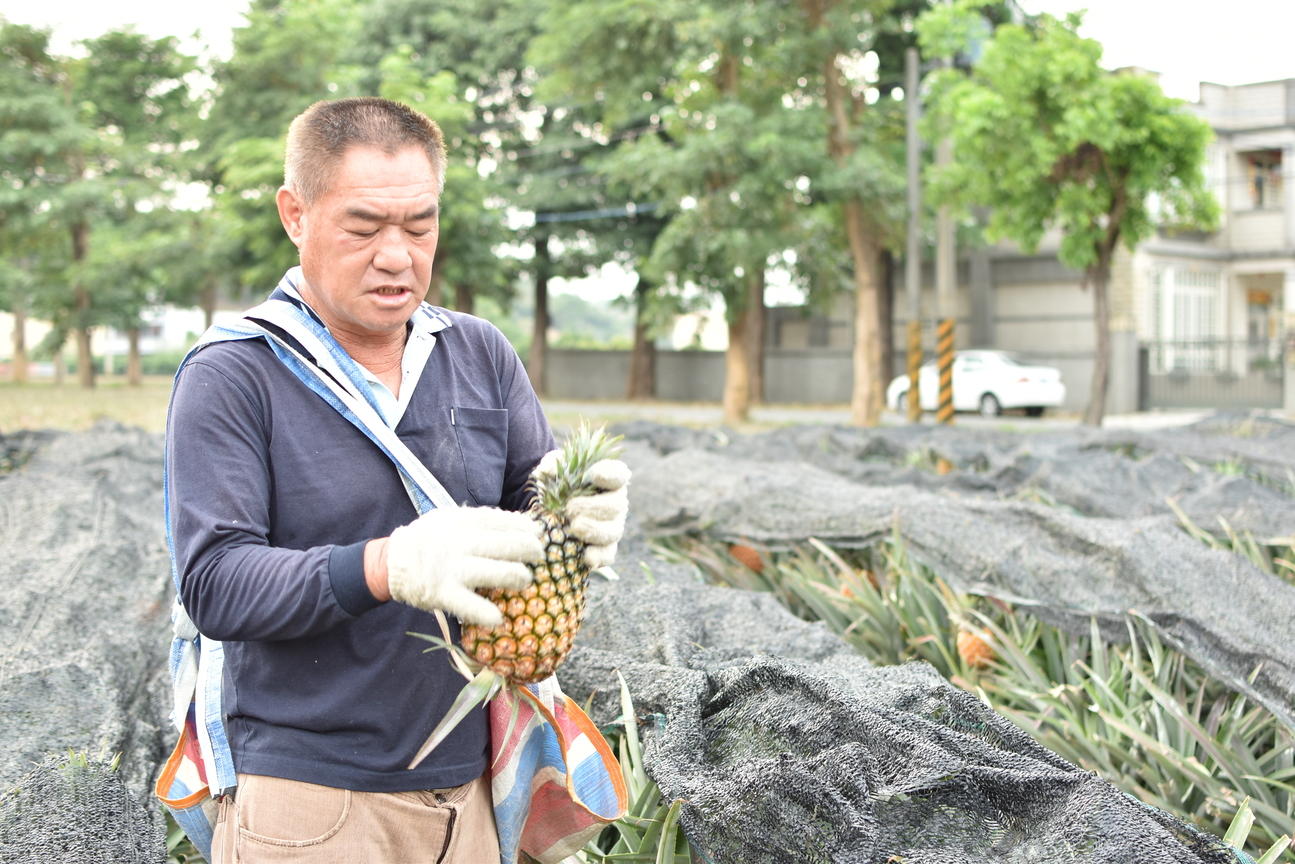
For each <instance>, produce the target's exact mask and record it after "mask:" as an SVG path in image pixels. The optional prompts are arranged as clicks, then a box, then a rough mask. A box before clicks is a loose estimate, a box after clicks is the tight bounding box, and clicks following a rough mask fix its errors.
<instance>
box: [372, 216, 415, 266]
mask: <svg viewBox="0 0 1295 864" xmlns="http://www.w3.org/2000/svg"><path fill="white" fill-rule="evenodd" d="M408 242H409V241H408V239H407V238H406V237H405V232H404V231H402V230H401V229H400V228H398V227H396V226H394V225H390V226H387V227H385V228H383V229H382V230H381V231H379V232H378V250H377V252H376V254H375V255H374V256H373V266H374V267H376V268H378V269H379V270H382V271H384V272H386V273H403V272H404V271H406V270H408V269H409V268H410V267H411V266H412V265H413V263H414V259H413V256H412V255H410V254H409V247H408V245H407V243H408Z"/></svg>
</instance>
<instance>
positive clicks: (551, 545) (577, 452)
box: [409, 423, 622, 768]
mask: <svg viewBox="0 0 1295 864" xmlns="http://www.w3.org/2000/svg"><path fill="white" fill-rule="evenodd" d="M620 440H621V437H620V436H616V437H609V436H608V435H607V433H606V431H605V430H604V429H602V428H599V429H596V430H595V429H592V428H591V427H590V426H589V425H588V424H587V423H582V424H581V426H580V428H579V429H578V430H576V431H575V432H574V433H573V434H572V435H571V436H570V438H568V439H567V441H566V443H565V444H564V445H563V447H562V449H561V450H560V451H558V455H557V459H556V460H554V461H552V462H551V463H548V462H547V461H546V462H542V463H541V464H540V465H539V466H537V467H536V469H535V470H534V471H533V472H532V474H531V479H530V484H529V485H530V489H531V492H532V496H531V505H530V509H529V510H528V511H527V512H528V515H530V516H531V518H533V519H535V520H536V521H537V522H539V523H540V524H541V525H542V526H543V527H544V533H543V534H542V535H541V539H542V541H543V543H544V557H543V559H542V560H541V561H540V562H539V563H537V564H534V565H532V566H531V570H532V572H533V573H534V575H535V579H534V581H533V582H532V583H531V584H530V585H527V586H526V587H525V588H523V589H522V590H520V591H516V590H512V589H506V588H493V589H478V591H477V593H478V594H481V595H482V596H484V597H486V598H487V599H489V600H490V601H492V602H493V603H494V604H495V605H496V606H497V607H498V609H499V611H500V613H501V614H502V615H503V622H502V623H501V624H499V625H498V626H495V627H487V626H482V625H477V624H467V623H465V624H464V625H463V627H462V638H461V639H460V644H459V645H454V644H451V642H450V636H449V628H448V624H447V622H446V621H445V618H444V615H443V614H442V613H439V612H438V613H437V619H438V620H439V621H440V623H441V632H442V636H443V637H444V638H439V637H435V636H428V635H425V634H421V633H414V634H412V635H414V636H418V637H420V638H423V639H427V640H428V641H430V642H433V643H434V645H435V647H433V648H429V649H428V650H429V651H434V650H437V648H447V649H449V650H450V653H451V657H452V659H453V662H454V663H455V665H456V666H457V667H458V669H459V671H460V672H462V673H463V674H464V676H465V677H467V678H468V679H469V683H468V685H467V686H466V687H464V689H463V692H462V693H460V694H459V698H458V699H457V700H456V701H455V703H454V705H453V706H451V708H450V711H449V712H448V713H447V714H446V716H445V719H444V720H442V721H441V723H440V725H438V726H437V727H436V729H435V730H434V731H433V732H432V734H431V736H430V737H429V738H428V739H427V742H426V743H424V744H423V747H422V748H421V749H420V750H419V752H418V755H417V756H416V757H415V759H414V761H413V763H412V764H411V765H410V766H409V767H411V768H413V767H415V766H417V765H418V763H420V762H421V761H422V760H423V759H424V758H426V756H427V754H428V753H430V752H431V751H432V750H433V749H434V748H435V747H436V745H437V744H439V743H440V742H441V741H442V740H444V738H445V737H446V736H447V735H449V733H450V732H451V731H452V730H453V729H454V727H455V726H456V725H458V723H459V722H460V721H462V719H463V718H464V717H466V716H467V714H468V712H469V711H470V710H471V709H472V708H474V707H476V706H477V705H479V704H481V703H482V702H485V701H488V700H490V699H493V698H494V697H495V696H496V695H498V694H499V693H500V692H501V691H502V690H503V689H504V688H506V687H508V688H521V687H523V686H525V685H527V684H534V683H536V682H538V681H542V680H544V679H545V678H548V677H549V676H550V675H552V674H553V673H554V671H556V670H557V668H558V667H559V666H560V665H562V661H563V660H565V659H566V657H567V655H568V654H569V653H570V652H571V646H572V643H573V642H574V640H575V637H576V633H577V632H578V631H579V630H580V624H581V622H582V621H583V620H584V614H585V589H586V587H587V586H588V584H589V569H590V568H589V565H588V563H587V562H586V561H585V547H586V545H587V544H586V543H585V542H584V541H582V540H580V539H579V538H577V537H575V536H573V535H572V534H571V533H570V524H571V520H570V517H569V516H568V514H567V505H568V504H569V503H570V502H571V501H572V500H573V499H574V498H577V497H581V496H585V495H593V494H595V493H597V492H599V491H600V490H599V489H598V488H597V487H596V486H594V485H593V483H592V482H591V481H590V479H589V477H588V474H589V469H590V468H591V467H592V466H593V465H594V464H596V463H598V462H601V461H602V460H604V459H615V458H616V457H617V456H618V455H620V453H621V451H622V448H621V447H620V446H619V443H620ZM516 704H517V703H516V700H514V705H516Z"/></svg>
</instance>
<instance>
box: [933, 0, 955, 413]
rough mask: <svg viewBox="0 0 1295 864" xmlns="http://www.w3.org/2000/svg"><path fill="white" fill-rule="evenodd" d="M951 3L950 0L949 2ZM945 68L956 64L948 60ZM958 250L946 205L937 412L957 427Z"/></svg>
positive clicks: (947, 159) (940, 249)
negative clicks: (955, 416) (955, 368)
mask: <svg viewBox="0 0 1295 864" xmlns="http://www.w3.org/2000/svg"><path fill="white" fill-rule="evenodd" d="M945 2H950V0H945ZM943 63H944V65H946V66H952V65H953V61H952V60H949V59H945V60H944V61H943ZM952 161H953V141H952V140H950V139H949V138H947V137H946V138H944V140H942V141H941V142H940V143H939V145H938V146H937V147H936V150H935V164H936V165H937V166H938V167H939V168H944V167H945V166H947V165H948V164H949V163H951V162H952ZM957 254H958V253H957V249H956V248H955V246H954V238H953V215H952V213H951V212H950V210H949V206H948V205H947V204H946V205H944V206H943V207H941V208H940V209H939V211H938V213H937V214H936V223H935V301H936V302H935V306H936V314H937V316H938V318H939V322H940V323H939V326H938V328H937V329H936V348H935V353H936V365H937V366H938V367H939V370H940V398H939V402H938V407H937V408H936V410H935V420H936V422H937V423H942V424H944V425H946V426H952V425H953V344H954V333H953V329H954V319H955V318H956V317H957V314H958V313H957V310H956V309H955V308H954V287H955V286H956V284H957V277H958V257H957Z"/></svg>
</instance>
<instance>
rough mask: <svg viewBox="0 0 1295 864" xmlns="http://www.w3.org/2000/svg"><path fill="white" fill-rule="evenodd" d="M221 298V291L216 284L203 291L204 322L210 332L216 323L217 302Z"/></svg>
mask: <svg viewBox="0 0 1295 864" xmlns="http://www.w3.org/2000/svg"><path fill="white" fill-rule="evenodd" d="M219 297H220V289H219V288H218V287H217V286H216V283H215V282H212V283H211V284H210V285H208V286H207V287H206V288H204V289H202V297H201V302H202V321H203V325H204V328H205V329H206V330H210V329H211V325H212V324H215V323H216V301H217V300H218V298H219Z"/></svg>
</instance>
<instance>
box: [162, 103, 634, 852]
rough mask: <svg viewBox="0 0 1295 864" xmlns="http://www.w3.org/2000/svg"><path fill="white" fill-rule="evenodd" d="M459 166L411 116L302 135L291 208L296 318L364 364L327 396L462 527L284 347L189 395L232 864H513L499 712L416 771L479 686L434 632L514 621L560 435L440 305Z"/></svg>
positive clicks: (403, 112)
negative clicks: (417, 493) (441, 228)
mask: <svg viewBox="0 0 1295 864" xmlns="http://www.w3.org/2000/svg"><path fill="white" fill-rule="evenodd" d="M445 158H446V157H445V149H444V144H443V142H442V139H441V135H440V131H439V129H437V127H436V125H435V124H434V123H432V122H431V121H430V120H428V119H427V118H426V117H424V116H423V115H421V114H419V113H417V112H415V111H412V110H411V109H409V108H407V107H405V106H403V105H399V104H398V103H394V102H389V101H387V100H382V99H342V100H337V101H333V102H322V103H318V104H316V105H314V106H312V107H311V108H310V109H308V110H307V111H306V112H305V113H303V114H302V115H301V116H300V117H298V118H297V119H296V120H295V121H293V123H292V126H291V128H290V130H289V134H288V146H287V158H286V161H285V180H284V186H283V188H282V189H280V190H279V193H278V198H277V202H278V208H279V214H280V217H281V219H282V222H283V226H284V228H285V230H286V231H287V233H288V235H289V237H291V239H292V241H293V242H294V243H295V244H296V246H297V247H298V250H299V252H300V256H301V266H300V268H299V269H298V268H294V269H293V270H291V271H289V273H288V274H287V275H286V276H285V277H284V280H283V282H282V283H280V285H279V287H278V289H276V291H275V292H274V294H273V295H272V299H275V300H278V301H281V302H282V303H285V304H288V305H290V306H292V307H295V308H296V309H298V310H300V312H301V314H303V315H308V316H309V319H308V320H309V322H310V323H312V324H313V326H315V327H316V328H317V329H318V330H319V332H320V333H321V334H322V335H321V336H320V338H321V340H322V343H321V344H323V343H327V344H326V347H327V350H328V351H330V352H332V353H333V354H334V355H335V361H336V363H338V364H341V365H340V366H338V365H334V366H332V367H329V368H332V369H333V370H334V371H333V372H332V373H326V374H331V375H332V377H333V378H334V379H336V377H337V376H338V375H339V374H350V373H354V380H355V382H356V383H357V384H358V385H359V387H360V389H361V390H362V391H363V390H367V393H366V394H365V398H366V399H367V400H368V402H369V404H370V405H371V407H372V408H373V409H374V411H375V412H376V413H374V414H373V415H372V416H375V417H379V418H380V419H381V421H383V422H385V423H386V424H387V425H388V426H389V427H390V428H391V429H394V431H395V433H396V436H397V437H398V438H399V439H400V441H401V442H402V443H403V444H404V445H405V446H407V447H408V449H409V451H411V452H412V453H413V455H414V456H415V457H417V460H418V461H419V462H421V463H422V465H423V466H425V467H426V468H427V469H428V470H430V472H431V474H432V475H433V476H434V477H435V478H436V480H438V481H439V483H440V485H441V486H443V487H444V490H445V492H446V493H448V495H449V496H450V497H451V498H452V499H453V503H457V504H459V505H462V506H460V507H457V508H453V507H440V508H436V509H431V510H430V512H427V513H426V514H425V515H423V516H422V517H419V515H418V510H417V509H415V504H414V503H413V501H411V494H412V493H411V489H410V487H409V485H408V483H407V478H404V477H402V474H401V473H400V471H399V470H398V469H397V467H396V465H395V463H394V462H393V461H392V458H390V457H389V456H388V455H387V454H386V453H384V450H383V448H381V447H379V446H378V445H377V444H376V443H375V440H376V439H375V438H374V437H373V436H372V435H367V434H366V433H365V431H364V430H363V429H362V428H361V426H360V425H357V423H356V422H355V420H354V417H352V418H351V419H348V418H347V416H344V414H343V413H342V412H341V411H339V410H338V409H337V408H336V407H335V406H334V405H333V404H331V403H330V400H329V399H328V398H326V396H327V394H326V392H324V391H321V390H320V389H318V388H314V389H312V387H311V386H308V384H307V382H308V380H309V379H308V377H303V376H302V375H301V374H299V372H294V370H293V368H291V363H292V361H291V359H290V358H289V359H285V356H286V355H285V353H284V351H283V350H281V349H276V348H275V347H274V344H273V342H272V340H270V339H240V340H237V341H224V342H221V341H216V342H215V343H214V344H210V345H207V346H205V347H203V348H202V349H201V350H200V351H198V352H197V353H196V354H194V355H193V356H192V357H191V358H190V359H189V360H188V361H187V362H186V364H185V365H184V367H183V368H182V370H181V372H180V374H179V375H178V376H177V379H176V386H175V391H174V394H173V397H172V406H171V414H170V420H169V426H168V435H167V451H168V452H167V470H168V496H169V502H170V503H169V518H170V528H171V532H172V537H173V546H174V558H175V565H176V572H177V573H178V575H179V582H180V597H181V600H182V601H183V604H184V607H185V610H186V611H187V613H188V615H189V616H190V617H191V618H192V620H193V622H194V624H195V625H196V626H197V629H198V630H199V631H200V632H201V634H202V635H203V637H204V638H206V639H210V640H220V641H221V642H223V645H224V663H225V665H224V680H223V688H222V689H223V694H222V696H223V699H222V701H223V712H224V718H225V725H224V728H225V732H226V734H227V736H228V740H229V746H230V750H231V751H232V756H233V762H234V766H235V768H236V770H237V780H238V785H237V791H236V793H234V794H232V795H225V796H224V797H222V798H221V801H220V818H219V821H218V823H217V825H216V830H215V838H214V843H213V853H214V854H213V857H214V859H215V862H214V864H225V862H233V861H240V862H247V864H255V862H258V861H271V860H273V861H339V862H343V861H345V862H352V861H363V862H364V864H380V862H396V861H399V862H417V861H438V862H440V861H444V862H473V864H475V862H491V864H494V862H497V861H498V860H499V852H498V839H497V836H496V835H495V830H494V821H493V815H492V810H491V797H490V788H489V780H488V776H487V768H488V747H489V741H488V730H487V725H486V719H485V716H484V712H483V711H481V710H477V711H476V712H475V713H474V714H473V715H472V716H471V717H469V718H468V720H466V721H465V722H463V723H461V724H460V725H459V726H458V727H457V728H456V729H455V731H454V732H453V733H452V734H451V735H450V737H449V738H448V739H447V740H446V741H445V742H444V743H443V744H441V745H440V746H439V747H438V748H437V749H436V750H435V751H434V752H433V753H432V754H431V756H430V757H429V758H428V759H427V760H425V761H424V762H423V763H422V764H421V765H419V767H418V768H416V769H414V770H407V769H406V765H407V764H408V763H409V761H410V759H411V758H412V756H413V754H414V753H415V752H416V751H417V750H418V747H419V745H420V744H421V743H422V742H423V740H424V739H425V738H426V737H427V735H428V734H429V732H430V731H431V730H432V729H433V728H434V727H435V726H436V724H437V723H438V721H439V720H440V719H441V717H442V716H443V715H444V714H445V712H446V710H447V708H448V707H449V705H450V704H451V703H452V702H453V700H454V698H455V696H456V695H457V694H458V692H459V690H460V689H461V687H462V685H463V683H464V681H463V678H462V677H461V676H458V675H457V674H456V673H455V672H454V671H453V669H452V667H451V666H450V664H449V662H448V661H447V659H446V654H445V653H444V652H437V653H434V654H424V648H426V643H425V642H422V641H420V640H417V639H414V638H412V637H411V636H409V635H408V634H409V633H410V632H419V633H429V634H435V633H438V632H439V629H438V626H437V623H436V619H435V617H434V616H433V615H432V614H431V613H430V611H429V610H433V609H443V610H445V611H447V612H449V613H451V614H452V615H453V616H457V617H458V618H461V619H463V620H466V621H472V622H475V623H483V624H493V623H496V621H497V620H498V611H497V610H496V609H495V607H494V605H493V604H491V603H489V602H488V601H486V600H484V599H483V598H481V597H479V596H477V595H476V594H475V593H474V592H473V589H474V588H478V587H495V586H498V587H510V588H520V587H523V586H524V585H525V584H527V582H529V580H530V578H531V577H530V571H529V569H528V568H527V566H526V564H527V563H529V562H533V561H536V560H538V559H539V557H540V554H541V545H540V541H539V539H538V534H539V528H538V527H537V525H536V523H535V522H533V521H532V520H531V519H529V518H528V517H526V516H524V515H522V514H520V513H517V512H515V511H518V510H520V509H522V508H523V507H524V506H525V505H526V504H527V503H528V502H527V490H526V481H527V479H528V476H529V474H530V472H531V470H532V468H533V467H534V466H535V465H536V464H537V463H538V462H539V461H540V459H541V457H542V456H543V455H544V454H545V453H546V452H547V451H549V450H551V449H552V448H553V436H552V433H551V432H550V430H549V427H548V424H547V422H546V420H545V417H544V414H543V412H542V410H541V408H540V405H539V402H538V400H537V399H536V397H535V394H534V392H533V391H532V390H531V388H530V385H529V382H528V380H527V377H526V374H525V371H524V369H523V368H522V365H521V363H520V361H519V360H518V358H517V355H516V354H515V353H514V352H513V350H512V349H511V347H510V346H509V345H508V343H507V341H506V340H505V339H504V337H503V336H502V334H500V333H499V331H498V330H497V329H495V328H494V327H493V326H491V325H490V324H488V323H487V322H484V321H482V320H480V319H476V318H473V317H472V316H469V315H460V314H456V313H450V312H445V311H444V310H433V309H432V308H431V307H427V306H423V305H422V300H423V298H424V296H425V295H426V293H427V288H428V285H429V282H430V277H431V268H432V262H433V258H434V256H435V253H436V242H437V224H438V223H437V206H438V202H439V197H440V191H441V186H442V183H443V180H444V177H445ZM267 326H268V328H269V329H270V330H271V331H274V330H275V328H274V327H273V326H270V325H267ZM324 328H327V329H326V332H325V330H324ZM277 335H278V336H279V337H281V339H282V342H284V343H286V344H288V345H289V346H292V347H293V349H294V350H295V349H303V351H302V354H301V355H300V356H306V357H307V358H309V355H310V352H309V351H308V350H305V349H304V346H303V345H302V344H301V343H300V342H299V341H295V340H294V339H293V338H292V336H291V334H289V333H278V334H277ZM289 353H292V352H289ZM293 356H298V355H296V354H293ZM316 359H318V358H316ZM320 362H321V363H322V361H320ZM339 369H340V370H341V371H340V372H339V371H338V370H339ZM348 369H349V370H350V373H347V372H346V370H348ZM321 393H322V394H323V395H321ZM365 410H367V409H365ZM352 413H354V412H352ZM622 496H623V493H622ZM620 519H621V521H623V513H622V514H621V516H620ZM613 521H615V520H613ZM605 527H606V526H604V529H605ZM602 539H603V540H605V539H606V538H605V537H603V538H602ZM614 545H615V544H614V543H611V544H607V545H605V546H604V547H603V548H602V549H601V550H598V551H597V552H596V554H598V555H601V556H602V558H603V559H606V558H607V557H608V556H609V555H610V554H613V553H614ZM402 601H403V602H402ZM458 629H459V628H458V622H457V620H455V619H454V618H451V630H452V635H453V636H454V638H455V639H457V638H458V635H459V634H458Z"/></svg>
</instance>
